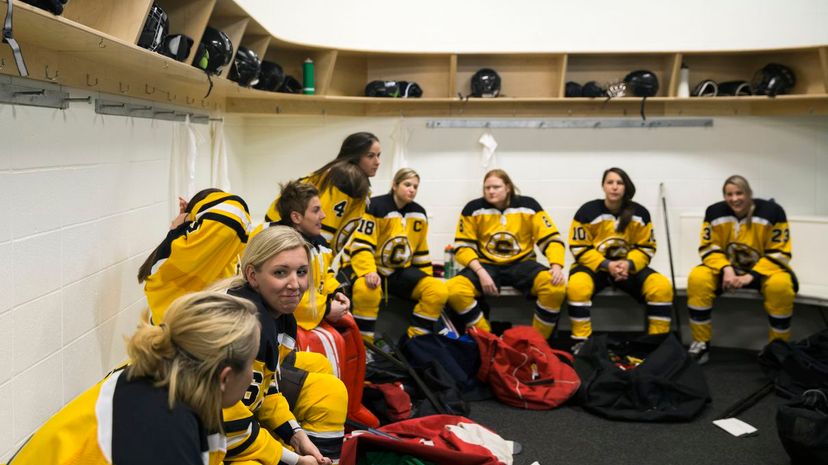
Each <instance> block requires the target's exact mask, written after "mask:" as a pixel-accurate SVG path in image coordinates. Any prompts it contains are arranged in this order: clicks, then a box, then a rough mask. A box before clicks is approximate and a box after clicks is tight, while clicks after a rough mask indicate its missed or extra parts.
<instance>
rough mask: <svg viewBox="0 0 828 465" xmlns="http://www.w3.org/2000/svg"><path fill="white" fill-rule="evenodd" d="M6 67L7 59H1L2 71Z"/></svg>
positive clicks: (0, 67) (0, 66)
mask: <svg viewBox="0 0 828 465" xmlns="http://www.w3.org/2000/svg"><path fill="white" fill-rule="evenodd" d="M5 67H6V59H5V58H0V69H3V68H5Z"/></svg>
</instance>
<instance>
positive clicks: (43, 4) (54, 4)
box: [23, 0, 69, 15]
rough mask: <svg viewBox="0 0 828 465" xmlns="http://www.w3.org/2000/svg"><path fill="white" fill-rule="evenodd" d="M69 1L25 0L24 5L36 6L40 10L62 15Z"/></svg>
mask: <svg viewBox="0 0 828 465" xmlns="http://www.w3.org/2000/svg"><path fill="white" fill-rule="evenodd" d="M68 2H69V0H23V3H28V4H29V5H32V6H36V7H38V8H40V9H43V10H46V11H51V12H52V13H53V14H56V15H60V14H62V13H63V5H66V4H67V3H68Z"/></svg>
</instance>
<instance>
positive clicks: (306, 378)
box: [214, 226, 348, 465]
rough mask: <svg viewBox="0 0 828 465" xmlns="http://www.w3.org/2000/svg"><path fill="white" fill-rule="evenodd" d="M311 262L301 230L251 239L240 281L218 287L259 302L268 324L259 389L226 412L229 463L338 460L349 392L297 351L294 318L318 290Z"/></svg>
mask: <svg viewBox="0 0 828 465" xmlns="http://www.w3.org/2000/svg"><path fill="white" fill-rule="evenodd" d="M310 260H311V255H310V250H309V248H308V245H307V243H306V242H305V239H304V238H303V237H302V236H301V235H300V234H299V233H298V232H296V230H294V229H293V228H291V227H287V226H273V227H270V228H267V229H264V230H263V231H262V232H260V233H258V234H256V235H255V236H254V237H253V239H251V240H250V243H249V244H248V245H247V248H246V249H245V251H244V255H242V259H241V275H240V276H238V277H236V278H231V279H230V280H228V281H224V282H220V283H218V284H216V285H215V286H214V288H215V289H225V290H226V292H227V293H228V294H230V295H234V296H237V297H241V298H243V299H246V300H248V301H250V302H253V304H255V306H256V309H257V312H258V315H259V320H260V321H261V324H262V328H261V346H260V347H259V352H258V354H257V355H256V360H255V362H254V364H253V373H254V374H253V382H252V383H250V386H249V388H248V391H247V394H246V395H245V397H244V399H243V400H242V402H238V403H237V404H236V405H234V406H233V407H230V408H227V409H225V410H224V422H225V423H224V427H225V430H226V431H227V437H228V444H227V445H228V448H227V458H226V459H225V461H226V462H256V461H258V462H261V463H266V464H270V463H273V464H276V463H279V461H282V462H284V463H289V464H294V463H299V464H302V465H310V464H326V463H331V461H332V460H338V459H339V453H340V450H341V447H342V438H343V436H344V423H345V416H346V411H347V407H348V394H347V391H346V389H345V385H344V384H342V381H340V380H339V379H338V378H336V377H335V376H333V375H332V369H331V364H330V363H329V362H328V360H327V359H326V358H325V356H324V355H321V354H318V353H314V352H298V351H296V336H297V329H296V328H297V323H296V318H295V317H294V315H293V313H294V312H295V311H296V308H297V306H298V305H299V302H300V301H301V300H302V296H303V295H304V294H305V292H306V291H307V290H308V288H312V287H313V286H314V283H313V279H312V273H311V268H310ZM310 305H311V306H314V305H315V293H311V296H310ZM277 438H278V439H277ZM285 445H290V446H291V448H292V449H293V451H296V452H293V451H292V450H290V449H288V448H286V447H284V446H285Z"/></svg>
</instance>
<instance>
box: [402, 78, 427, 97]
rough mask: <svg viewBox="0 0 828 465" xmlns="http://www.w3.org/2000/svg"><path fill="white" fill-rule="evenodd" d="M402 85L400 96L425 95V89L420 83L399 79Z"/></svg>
mask: <svg viewBox="0 0 828 465" xmlns="http://www.w3.org/2000/svg"><path fill="white" fill-rule="evenodd" d="M397 85H398V86H399V87H400V97H402V98H420V97H422V96H423V89H422V88H421V87H420V85H419V84H417V83H416V82H412V81H397Z"/></svg>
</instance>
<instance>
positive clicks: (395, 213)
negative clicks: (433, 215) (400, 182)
mask: <svg viewBox="0 0 828 465" xmlns="http://www.w3.org/2000/svg"><path fill="white" fill-rule="evenodd" d="M427 235H428V217H427V215H426V211H425V209H424V208H423V207H422V206H420V204H418V203H416V202H411V203H409V204H408V205H405V206H403V207H402V208H397V204H396V203H395V202H394V196H393V194H385V195H380V196H377V197H374V198H372V199H371V204H370V205H369V207H368V210H367V211H366V212H365V214H364V215H363V217H362V221H361V222H360V224H359V228H357V230H356V232H355V233H354V238H353V240H352V241H351V244H350V246H349V248H348V256H349V257H350V263H351V266H352V267H353V269H354V273H356V275H357V276H358V277H362V276H365V275H366V274H368V273H371V272H374V271H377V272H379V273H380V274H382V275H383V276H388V275H390V274H391V273H393V272H394V270H398V269H401V268H408V267H410V266H415V267H417V268H420V269H421V270H423V271H424V272H425V273H426V274H427V275H429V276H431V275H432V274H433V271H432V267H431V257H430V255H429V251H428V241H427V240H426V236H427Z"/></svg>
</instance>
